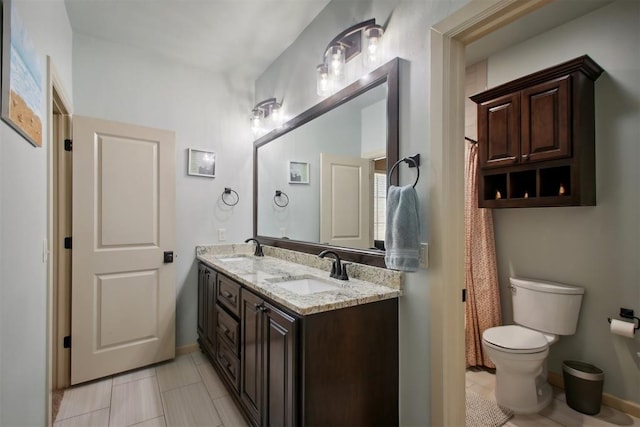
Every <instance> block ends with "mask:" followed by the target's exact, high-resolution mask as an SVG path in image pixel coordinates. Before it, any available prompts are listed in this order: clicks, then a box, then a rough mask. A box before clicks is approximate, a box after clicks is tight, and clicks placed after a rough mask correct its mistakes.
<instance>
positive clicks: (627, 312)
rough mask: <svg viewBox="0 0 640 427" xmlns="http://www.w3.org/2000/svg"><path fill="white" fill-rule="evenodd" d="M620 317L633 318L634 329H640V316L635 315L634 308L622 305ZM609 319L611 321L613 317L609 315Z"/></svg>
mask: <svg viewBox="0 0 640 427" xmlns="http://www.w3.org/2000/svg"><path fill="white" fill-rule="evenodd" d="M619 315H620V317H622V318H624V319H631V320H633V331H634V332H635V331H637V330H638V329H640V318H638V317H636V316H634V315H633V310H632V309H630V308H624V307H620V314H619ZM607 321H608V322H609V323H611V318H610V317H607Z"/></svg>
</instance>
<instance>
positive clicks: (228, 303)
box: [217, 274, 240, 316]
mask: <svg viewBox="0 0 640 427" xmlns="http://www.w3.org/2000/svg"><path fill="white" fill-rule="evenodd" d="M217 296H218V302H219V303H220V304H222V305H224V306H225V307H227V308H228V309H229V311H231V313H233V314H235V315H236V316H239V315H240V285H239V284H238V283H236V282H234V281H233V280H231V279H229V278H228V277H225V276H223V275H222V274H219V275H218V291H217Z"/></svg>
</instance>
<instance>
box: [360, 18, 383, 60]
mask: <svg viewBox="0 0 640 427" xmlns="http://www.w3.org/2000/svg"><path fill="white" fill-rule="evenodd" d="M383 34H384V29H383V28H382V27H381V26H379V25H372V26H370V27H368V28H367V29H365V30H364V31H363V33H362V44H363V46H364V49H363V56H362V60H363V63H364V65H365V67H371V66H376V65H379V64H380V62H381V59H382V56H383V52H382V45H381V43H380V41H381V39H382V35H383Z"/></svg>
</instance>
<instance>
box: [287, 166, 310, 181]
mask: <svg viewBox="0 0 640 427" xmlns="http://www.w3.org/2000/svg"><path fill="white" fill-rule="evenodd" d="M308 183H309V163H305V162H292V161H289V184H308Z"/></svg>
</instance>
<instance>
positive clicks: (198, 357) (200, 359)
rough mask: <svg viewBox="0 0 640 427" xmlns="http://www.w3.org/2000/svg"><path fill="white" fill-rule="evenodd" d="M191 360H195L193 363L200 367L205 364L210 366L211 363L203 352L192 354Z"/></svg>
mask: <svg viewBox="0 0 640 427" xmlns="http://www.w3.org/2000/svg"><path fill="white" fill-rule="evenodd" d="M191 358H192V359H193V363H194V364H196V365H200V364H203V363H206V364H208V363H209V359H207V356H205V355H204V353H203V352H201V351H199V350H198V351H194V352H193V353H191Z"/></svg>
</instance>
